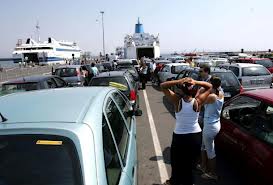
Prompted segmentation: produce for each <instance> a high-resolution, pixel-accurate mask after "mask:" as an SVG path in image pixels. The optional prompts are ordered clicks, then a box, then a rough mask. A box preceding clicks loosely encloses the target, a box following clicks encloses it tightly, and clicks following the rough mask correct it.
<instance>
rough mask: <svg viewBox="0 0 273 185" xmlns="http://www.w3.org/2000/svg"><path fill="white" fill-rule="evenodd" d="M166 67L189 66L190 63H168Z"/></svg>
mask: <svg viewBox="0 0 273 185" xmlns="http://www.w3.org/2000/svg"><path fill="white" fill-rule="evenodd" d="M165 65H166V66H189V64H188V63H170V64H169V63H168V64H165Z"/></svg>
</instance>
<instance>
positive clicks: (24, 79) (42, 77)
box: [2, 75, 56, 85]
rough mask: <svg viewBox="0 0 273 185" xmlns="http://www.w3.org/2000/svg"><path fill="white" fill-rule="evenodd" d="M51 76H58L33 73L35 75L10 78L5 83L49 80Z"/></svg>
mask: <svg viewBox="0 0 273 185" xmlns="http://www.w3.org/2000/svg"><path fill="white" fill-rule="evenodd" d="M51 77H56V76H54V75H33V76H26V77H21V78H16V79H13V80H9V81H7V82H5V83H3V84H2V85H4V84H15V83H31V82H33V83H34V82H40V81H44V80H47V79H49V78H51Z"/></svg>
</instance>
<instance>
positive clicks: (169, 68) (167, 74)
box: [158, 63, 189, 83]
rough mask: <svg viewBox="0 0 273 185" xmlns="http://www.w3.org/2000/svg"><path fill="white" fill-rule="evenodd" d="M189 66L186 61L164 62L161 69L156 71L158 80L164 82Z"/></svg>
mask: <svg viewBox="0 0 273 185" xmlns="http://www.w3.org/2000/svg"><path fill="white" fill-rule="evenodd" d="M187 67H189V64H188V63H170V64H165V65H164V67H163V68H162V70H161V71H159V72H158V79H159V82H160V83H161V82H166V81H168V80H172V79H175V78H176V76H177V74H179V73H180V72H181V71H183V70H184V69H186V68H187Z"/></svg>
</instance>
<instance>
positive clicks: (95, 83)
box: [90, 76, 129, 91]
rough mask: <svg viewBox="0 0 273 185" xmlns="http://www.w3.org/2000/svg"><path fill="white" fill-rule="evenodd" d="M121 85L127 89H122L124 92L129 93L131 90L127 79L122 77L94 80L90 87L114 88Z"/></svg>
mask: <svg viewBox="0 0 273 185" xmlns="http://www.w3.org/2000/svg"><path fill="white" fill-rule="evenodd" d="M113 83H116V84H121V85H123V86H126V87H127V89H126V90H125V89H122V91H127V90H128V89H129V86H128V83H127V81H126V79H125V78H124V77H123V76H121V77H101V78H93V79H92V80H91V82H90V86H113V85H112V84H113Z"/></svg>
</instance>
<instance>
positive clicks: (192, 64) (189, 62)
mask: <svg viewBox="0 0 273 185" xmlns="http://www.w3.org/2000/svg"><path fill="white" fill-rule="evenodd" d="M186 63H188V64H189V66H190V67H195V64H194V62H193V61H192V57H190V58H188V59H186Z"/></svg>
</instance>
